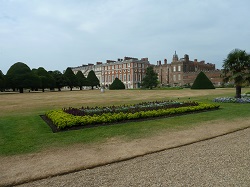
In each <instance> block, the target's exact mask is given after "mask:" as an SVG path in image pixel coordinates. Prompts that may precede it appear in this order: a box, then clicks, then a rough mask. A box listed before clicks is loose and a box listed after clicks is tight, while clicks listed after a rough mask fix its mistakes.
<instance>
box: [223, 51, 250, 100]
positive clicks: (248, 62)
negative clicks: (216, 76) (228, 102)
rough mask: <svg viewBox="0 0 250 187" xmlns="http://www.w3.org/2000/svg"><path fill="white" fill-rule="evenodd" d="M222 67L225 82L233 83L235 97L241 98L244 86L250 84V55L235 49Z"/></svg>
mask: <svg viewBox="0 0 250 187" xmlns="http://www.w3.org/2000/svg"><path fill="white" fill-rule="evenodd" d="M222 67H223V69H222V77H223V81H224V82H225V83H227V82H229V81H233V82H234V84H235V88H236V95H235V97H236V98H241V87H242V85H243V84H246V83H249V82H250V55H249V54H248V53H246V51H243V50H240V49H234V50H233V51H231V52H230V53H229V54H228V55H227V58H226V59H225V60H224V63H223V65H222Z"/></svg>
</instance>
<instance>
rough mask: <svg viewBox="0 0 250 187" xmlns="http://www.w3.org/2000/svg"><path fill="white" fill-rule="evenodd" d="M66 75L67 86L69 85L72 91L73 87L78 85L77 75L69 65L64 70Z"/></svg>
mask: <svg viewBox="0 0 250 187" xmlns="http://www.w3.org/2000/svg"><path fill="white" fill-rule="evenodd" d="M64 76H65V78H66V83H67V86H69V87H70V90H71V91H72V89H73V87H75V86H77V85H78V81H77V78H76V75H75V74H74V73H73V71H72V69H71V68H69V67H68V68H67V69H66V71H65V72H64Z"/></svg>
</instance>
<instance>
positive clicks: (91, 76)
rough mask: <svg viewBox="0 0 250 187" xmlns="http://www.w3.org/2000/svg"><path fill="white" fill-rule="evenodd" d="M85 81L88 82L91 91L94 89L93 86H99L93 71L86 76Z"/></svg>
mask: <svg viewBox="0 0 250 187" xmlns="http://www.w3.org/2000/svg"><path fill="white" fill-rule="evenodd" d="M87 80H88V84H89V85H88V86H91V89H92V90H93V89H94V86H96V87H97V86H100V81H99V79H98V78H97V77H96V74H95V72H94V71H93V70H91V71H90V72H89V74H88V76H87Z"/></svg>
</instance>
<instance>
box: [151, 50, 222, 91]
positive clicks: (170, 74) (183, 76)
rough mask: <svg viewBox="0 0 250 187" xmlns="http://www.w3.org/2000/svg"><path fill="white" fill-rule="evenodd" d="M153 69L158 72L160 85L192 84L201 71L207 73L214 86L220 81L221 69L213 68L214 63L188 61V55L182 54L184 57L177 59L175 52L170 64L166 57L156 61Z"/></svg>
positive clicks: (218, 84) (219, 83)
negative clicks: (162, 60)
mask: <svg viewBox="0 0 250 187" xmlns="http://www.w3.org/2000/svg"><path fill="white" fill-rule="evenodd" d="M154 70H155V71H156V73H158V79H159V81H160V83H161V85H170V86H183V85H188V84H190V85H192V84H193V82H194V80H195V78H196V77H197V75H198V74H199V73H200V72H201V71H203V72H204V73H205V74H206V75H207V77H208V78H209V79H210V80H211V81H212V83H213V84H214V85H215V86H220V85H221V83H222V78H221V77H220V74H221V71H220V70H216V69H215V64H211V63H205V61H200V62H198V61H197V59H194V61H190V60H189V56H188V55H184V58H181V59H179V58H178V55H177V54H176V53H175V54H174V55H173V59H172V62H171V63H170V64H168V63H167V60H166V59H165V60H164V63H161V61H157V65H155V66H154Z"/></svg>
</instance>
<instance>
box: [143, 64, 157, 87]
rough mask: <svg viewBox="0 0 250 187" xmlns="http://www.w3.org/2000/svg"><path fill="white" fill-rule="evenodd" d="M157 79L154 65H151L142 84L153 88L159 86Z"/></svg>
mask: <svg viewBox="0 0 250 187" xmlns="http://www.w3.org/2000/svg"><path fill="white" fill-rule="evenodd" d="M157 79H158V78H157V73H156V72H155V71H154V69H153V67H152V66H149V67H148V68H147V70H146V75H145V77H144V78H143V80H142V84H141V86H142V87H144V88H149V89H152V88H153V87H156V86H157V84H158V81H157Z"/></svg>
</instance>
